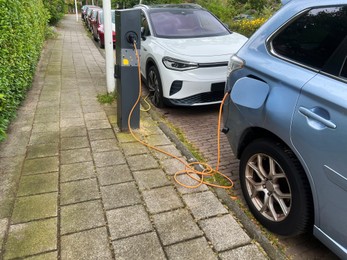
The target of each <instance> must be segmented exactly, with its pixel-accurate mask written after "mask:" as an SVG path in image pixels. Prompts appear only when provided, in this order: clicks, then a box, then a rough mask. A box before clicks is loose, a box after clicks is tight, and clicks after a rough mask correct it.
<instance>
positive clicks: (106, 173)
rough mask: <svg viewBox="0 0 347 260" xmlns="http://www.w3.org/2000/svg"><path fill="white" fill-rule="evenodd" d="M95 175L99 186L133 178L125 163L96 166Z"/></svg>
mask: <svg viewBox="0 0 347 260" xmlns="http://www.w3.org/2000/svg"><path fill="white" fill-rule="evenodd" d="M97 176H98V180H99V182H100V185H101V186H105V185H110V184H117V183H122V182H128V181H132V180H133V176H132V175H131V173H130V169H129V167H128V165H127V164H120V165H114V166H108V167H103V168H97Z"/></svg>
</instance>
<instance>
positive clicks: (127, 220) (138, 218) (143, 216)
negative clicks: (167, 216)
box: [106, 205, 153, 240]
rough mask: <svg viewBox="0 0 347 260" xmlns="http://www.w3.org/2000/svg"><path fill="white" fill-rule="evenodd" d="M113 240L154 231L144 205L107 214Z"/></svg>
mask: <svg viewBox="0 0 347 260" xmlns="http://www.w3.org/2000/svg"><path fill="white" fill-rule="evenodd" d="M106 216H107V222H108V225H109V228H110V232H111V239H112V240H115V239H119V238H124V237H129V236H133V235H137V234H141V233H145V232H149V231H152V230H153V227H152V224H151V221H150V220H149V218H148V214H147V212H146V210H145V208H144V207H143V206H142V205H135V206H130V207H125V208H119V209H114V210H110V211H107V212H106Z"/></svg>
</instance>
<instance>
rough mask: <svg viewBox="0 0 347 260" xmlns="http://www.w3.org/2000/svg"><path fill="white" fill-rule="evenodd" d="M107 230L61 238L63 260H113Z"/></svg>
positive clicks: (91, 231) (93, 230)
mask: <svg viewBox="0 0 347 260" xmlns="http://www.w3.org/2000/svg"><path fill="white" fill-rule="evenodd" d="M107 237H108V236H107V231H106V228H104V227H102V228H96V229H91V230H88V231H83V232H79V233H74V234H70V235H64V236H62V237H61V259H62V260H66V259H71V260H79V259H80V260H85V259H103V260H107V259H112V254H111V250H110V248H109V242H108V239H107Z"/></svg>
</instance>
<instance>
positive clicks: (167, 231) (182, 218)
mask: <svg viewBox="0 0 347 260" xmlns="http://www.w3.org/2000/svg"><path fill="white" fill-rule="evenodd" d="M153 221H154V225H155V227H156V229H157V231H158V234H159V237H160V240H161V241H162V243H163V245H171V244H174V243H177V242H181V241H184V240H187V239H191V238H195V237H199V236H202V235H203V232H202V231H201V230H200V228H199V227H198V225H197V224H196V222H195V221H194V219H193V217H192V216H191V215H190V214H189V212H188V210H186V209H178V210H176V211H170V212H165V213H161V214H157V215H154V216H153Z"/></svg>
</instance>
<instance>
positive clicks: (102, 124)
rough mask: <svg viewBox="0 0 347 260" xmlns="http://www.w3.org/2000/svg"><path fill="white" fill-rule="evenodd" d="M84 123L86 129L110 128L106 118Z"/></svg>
mask: <svg viewBox="0 0 347 260" xmlns="http://www.w3.org/2000/svg"><path fill="white" fill-rule="evenodd" d="M86 125H87V129H88V130H93V129H105V128H111V125H110V123H109V122H108V120H107V119H104V120H93V121H86Z"/></svg>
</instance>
